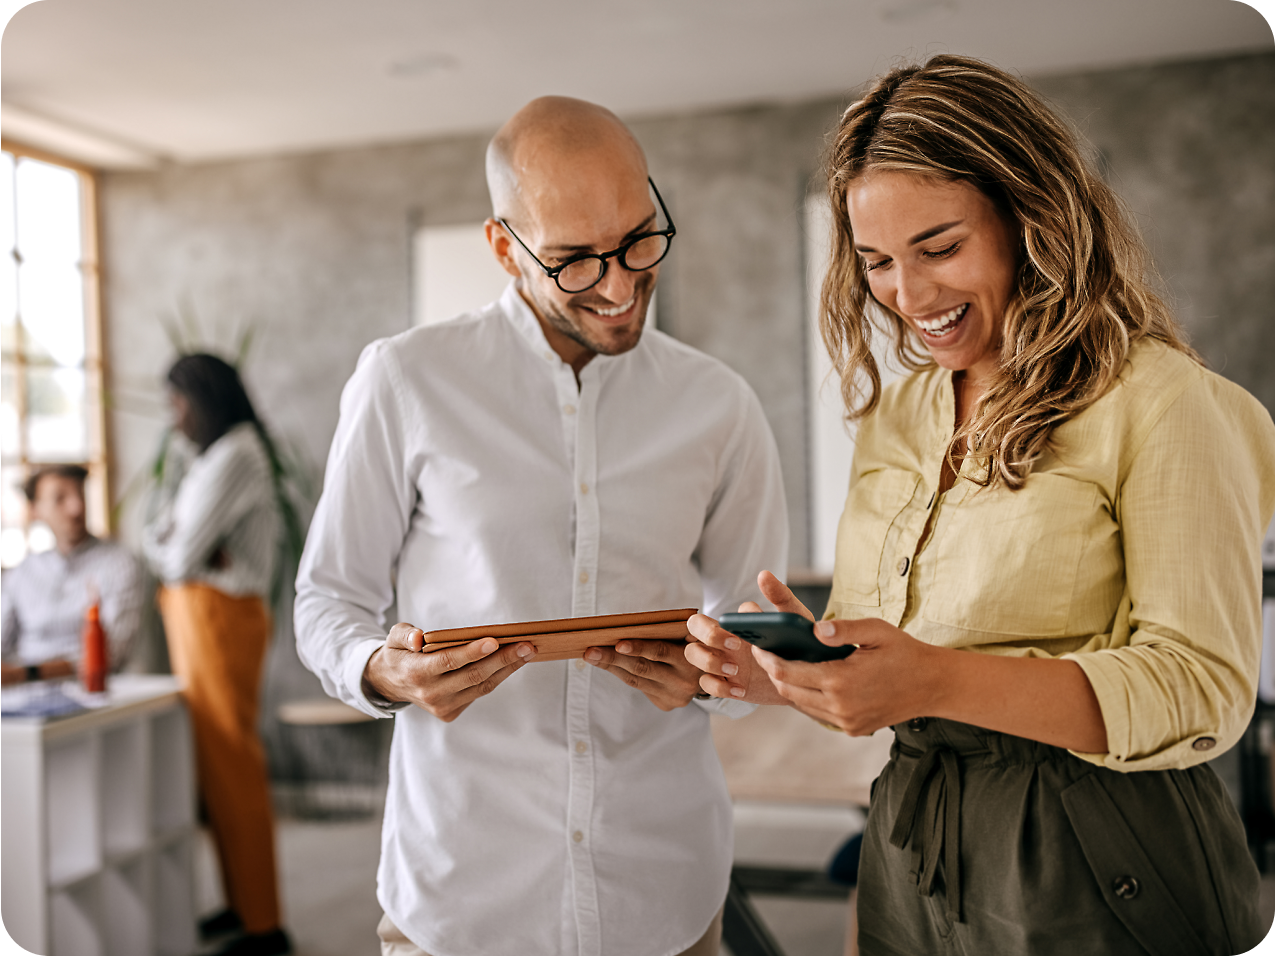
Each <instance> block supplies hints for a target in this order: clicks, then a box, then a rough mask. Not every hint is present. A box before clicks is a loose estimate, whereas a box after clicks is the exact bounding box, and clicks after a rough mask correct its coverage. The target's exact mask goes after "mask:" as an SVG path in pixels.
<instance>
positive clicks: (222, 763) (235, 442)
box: [145, 354, 291, 956]
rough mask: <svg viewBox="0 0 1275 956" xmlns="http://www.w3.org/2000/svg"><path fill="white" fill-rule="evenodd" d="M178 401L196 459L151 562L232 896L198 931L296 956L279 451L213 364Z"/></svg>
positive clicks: (150, 548) (196, 366)
mask: <svg viewBox="0 0 1275 956" xmlns="http://www.w3.org/2000/svg"><path fill="white" fill-rule="evenodd" d="M168 396H169V401H170V404H171V405H172V409H173V423H174V427H175V428H176V429H177V431H179V432H180V433H181V434H182V435H184V436H185V437H186V438H188V439H189V440H190V441H191V442H192V443H193V445H194V451H195V452H196V453H197V454H196V456H195V458H194V460H193V461H192V462H191V463H190V464H189V466H188V467H187V469H186V471H185V474H184V475H183V476H182V478H181V481H180V484H179V485H178V486H177V489H176V493H175V495H174V496H173V497H172V498H171V499H170V500H169V501H167V502H165V503H164V504H162V505H161V507H160V509H159V512H158V514H157V516H156V518H155V519H154V520H153V521H152V522H150V523H149V524H148V526H147V529H146V537H145V550H146V555H147V558H148V560H149V561H150V564H151V567H152V569H153V570H154V572H155V574H156V575H157V576H158V577H159V578H160V579H161V581H162V582H163V588H162V590H161V591H160V595H159V602H160V611H161V613H162V615H163V619H164V630H165V632H166V633H167V636H168V648H169V655H170V657H171V659H172V664H173V671H174V673H176V674H178V675H179V676H180V677H181V678H182V680H183V681H184V683H185V697H186V702H187V705H188V706H189V708H190V714H191V722H192V724H193V726H194V732H195V752H196V761H197V764H198V770H199V788H200V796H201V798H202V800H203V803H204V807H205V809H206V811H207V815H208V823H209V828H210V830H211V831H212V836H213V842H214V844H215V846H216V849H217V856H218V859H219V862H220V864H221V875H222V885H223V888H224V891H225V899H226V905H227V910H226V911H225V912H223V913H220V914H218V915H217V916H216V917H214V918H213V919H211V920H205V921H204V923H203V924H202V925H201V930H202V931H203V932H204V934H205V935H220V934H222V933H225V932H236V931H239V930H242V935H240V936H238V937H237V938H236V939H234V940H232V941H231V942H230V943H229V944H228V945H227V946H226V947H225V948H223V949H222V950H221V951H220V952H221V953H223V954H226V956H229V954H234V956H268V954H276V953H287V952H290V951H291V947H290V944H289V941H288V937H287V934H286V933H284V931H283V930H282V929H281V926H280V923H281V920H280V914H279V899H278V890H277V883H276V873H275V856H274V823H273V817H272V812H271V806H270V787H269V780H268V777H267V772H266V761H265V753H264V750H263V748H262V745H261V740H260V738H259V737H258V736H257V708H258V695H259V691H260V686H261V672H262V665H263V662H264V661H265V654H266V647H267V644H268V643H269V639H270V633H271V619H270V612H269V610H268V609H267V606H266V597H267V595H269V594H270V591H271V584H272V579H273V576H274V573H275V568H276V563H277V559H278V552H279V538H280V533H281V524H280V513H279V506H278V499H277V495H276V479H275V475H274V469H273V467H272V463H271V455H270V452H269V445H268V442H269V439H268V437H267V436H266V434H265V431H264V429H263V428H262V425H261V423H260V421H259V420H258V419H257V415H256V412H255V411H254V410H253V407H252V403H251V402H250V401H249V399H248V395H247V393H246V392H245V391H244V387H243V383H242V382H241V381H240V378H239V373H238V372H236V371H235V369H234V368H233V367H232V366H230V365H229V364H227V363H226V362H224V361H222V360H221V359H219V358H217V357H215V356H213V355H206V354H196V355H186V356H183V357H182V358H180V359H178V360H177V362H176V363H175V364H174V365H173V367H172V368H171V369H169V372H168Z"/></svg>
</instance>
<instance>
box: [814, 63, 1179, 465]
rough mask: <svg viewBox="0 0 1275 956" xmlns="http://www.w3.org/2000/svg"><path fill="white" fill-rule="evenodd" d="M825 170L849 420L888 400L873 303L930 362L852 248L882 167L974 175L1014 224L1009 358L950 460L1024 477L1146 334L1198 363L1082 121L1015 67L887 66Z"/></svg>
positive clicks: (904, 345)
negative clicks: (857, 190)
mask: <svg viewBox="0 0 1275 956" xmlns="http://www.w3.org/2000/svg"><path fill="white" fill-rule="evenodd" d="M825 169H826V173H827V180H828V197H829V199H830V201H831V206H832V224H833V225H832V233H833V235H832V259H831V266H830V268H829V271H828V274H827V277H826V278H825V279H824V284H823V291H822V300H821V307H820V315H819V326H820V332H821V334H822V336H823V341H824V344H825V345H826V346H827V349H828V353H829V355H830V356H831V357H832V364H833V366H834V367H835V368H836V370H837V372H838V373H839V374H840V376H841V394H842V398H843V400H844V401H845V406H846V417H847V420H849V421H855V420H857V419H859V418H862V417H863V416H865V415H867V414H869V413H870V412H872V411H873V409H875V408H876V406H877V403H878V401H879V399H880V395H881V373H880V370H879V369H878V368H877V363H876V361H875V360H874V358H873V356H872V351H871V339H872V333H873V324H872V320H871V318H870V317H869V315H868V311H869V303H871V304H872V305H874V306H875V307H876V311H877V313H878V314H879V315H882V316H884V318H885V319H886V323H887V325H886V328H885V329H883V330H882V331H885V332H886V333H887V334H890V335H891V336H892V338H893V346H894V354H895V356H896V358H897V360H898V361H899V363H900V364H901V365H902V366H903V367H904V368H907V369H911V370H914V371H915V370H920V369H924V368H931V367H933V365H934V362H933V360H932V359H931V358H930V357H929V355H928V353H926V352H925V350H924V347H923V346H922V344H921V342H920V340H919V338H918V337H917V336H916V334H915V333H914V332H913V331H912V330H911V328H910V327H909V326H908V324H907V323H906V322H905V321H904V319H903V318H902V317H900V316H899V315H897V314H895V313H893V312H891V311H889V310H888V309H886V308H884V307H883V306H881V305H880V303H877V302H876V300H875V299H874V298H873V297H872V293H871V291H870V289H869V287H868V280H867V273H866V272H865V270H864V267H863V263H862V261H861V259H860V258H859V256H858V255H857V254H856V253H855V250H854V232H853V229H852V227H851V224H850V217H849V214H848V212H847V210H846V192H847V190H848V189H849V187H850V185H851V184H852V183H853V182H854V181H855V180H856V179H858V178H859V177H861V176H863V175H865V174H866V173H869V172H872V171H876V170H890V171H893V172H906V173H915V174H919V175H922V176H929V177H933V178H936V179H938V180H940V181H946V182H954V181H963V182H968V183H970V184H971V185H973V186H974V187H976V188H977V189H979V190H980V191H981V192H982V193H983V194H984V195H986V196H987V197H988V198H989V199H990V200H991V201H992V203H993V204H994V205H995V207H996V208H997V210H998V211H1000V213H1001V214H1002V215H1003V216H1005V218H1006V219H1007V220H1008V221H1009V223H1010V224H1011V227H1012V228H1013V230H1014V232H1015V234H1016V235H1017V238H1018V244H1019V256H1018V259H1019V265H1018V272H1017V277H1016V281H1015V288H1014V292H1013V294H1012V295H1011V297H1010V302H1009V305H1008V308H1007V309H1006V314H1005V317H1004V324H1003V330H1002V331H1003V334H1002V340H1001V345H1000V362H999V365H998V369H997V372H996V374H995V375H994V377H993V379H992V381H991V382H990V383H989V386H988V388H987V391H986V392H985V393H984V394H983V396H982V397H981V399H980V400H979V402H978V403H977V405H976V406H975V408H974V410H973V412H972V414H971V415H970V417H969V419H968V420H967V421H966V422H965V423H964V424H963V425H962V426H961V428H959V429H958V430H957V432H956V434H955V436H954V437H953V440H952V444H951V446H949V448H948V456H949V459H951V458H952V457H954V456H955V449H957V448H959V447H961V446H962V445H964V447H965V448H967V449H970V451H969V452H968V454H970V455H972V456H975V457H979V458H985V459H989V467H988V469H987V473H986V474H987V478H986V481H985V483H986V484H987V485H989V486H995V485H997V484H1000V483H1003V484H1004V485H1005V486H1006V487H1008V488H1010V489H1017V488H1020V487H1022V485H1023V483H1024V482H1025V481H1026V480H1027V476H1028V475H1029V474H1030V472H1031V469H1032V466H1033V464H1034V463H1035V462H1036V461H1037V460H1038V459H1039V458H1040V456H1041V454H1042V453H1043V452H1044V451H1045V449H1046V448H1047V447H1048V442H1049V438H1050V435H1051V434H1052V432H1053V430H1054V428H1056V427H1057V426H1058V425H1059V424H1061V423H1062V422H1064V421H1066V420H1068V419H1069V418H1072V417H1073V416H1075V415H1077V414H1078V413H1080V412H1081V411H1083V410H1084V409H1085V408H1087V407H1089V406H1090V405H1092V404H1093V403H1094V402H1096V401H1097V400H1098V399H1099V398H1101V397H1102V395H1104V394H1105V393H1106V392H1107V391H1108V390H1109V389H1110V388H1111V387H1112V386H1113V385H1114V384H1115V382H1116V379H1117V377H1118V376H1119V374H1120V370H1121V369H1122V368H1123V366H1124V363H1125V359H1126V357H1127V356H1128V354H1129V348H1130V346H1131V345H1132V344H1133V343H1134V342H1136V341H1138V340H1139V339H1142V338H1145V337H1150V338H1154V339H1159V340H1160V341H1162V342H1164V343H1165V344H1166V345H1169V346H1170V347H1172V348H1174V349H1177V350H1178V351H1181V352H1184V353H1186V354H1187V355H1190V356H1191V357H1192V358H1194V359H1195V360H1196V361H1199V357H1198V356H1197V355H1196V354H1195V352H1194V351H1192V350H1191V348H1190V347H1189V346H1188V345H1187V344H1186V342H1185V340H1184V339H1183V336H1182V333H1181V332H1180V330H1179V329H1178V327H1177V324H1176V323H1175V321H1174V319H1173V317H1172V315H1171V314H1170V312H1169V309H1168V307H1167V306H1166V305H1165V303H1164V302H1163V300H1162V299H1161V298H1160V297H1159V296H1158V295H1157V294H1156V293H1155V292H1154V291H1153V289H1152V283H1153V282H1154V281H1155V276H1154V273H1153V272H1152V270H1151V266H1150V263H1149V260H1148V256H1147V253H1146V248H1145V246H1144V245H1143V243H1142V240H1141V238H1140V237H1139V236H1138V234H1137V232H1136V230H1135V229H1134V228H1133V226H1132V224H1131V221H1130V217H1129V216H1128V214H1127V213H1126V211H1125V209H1124V206H1123V204H1122V203H1121V202H1120V200H1119V199H1118V198H1117V196H1116V194H1115V193H1114V192H1113V191H1112V190H1111V189H1110V188H1109V187H1108V186H1107V185H1106V184H1105V183H1103V182H1102V180H1101V179H1100V178H1099V177H1098V176H1097V175H1096V174H1095V173H1094V172H1092V171H1091V170H1090V168H1089V165H1088V164H1087V163H1086V161H1085V159H1084V157H1083V156H1082V154H1081V150H1080V147H1079V144H1078V140H1077V137H1076V136H1075V135H1074V134H1073V133H1072V132H1071V130H1070V129H1069V128H1068V127H1067V126H1066V125H1065V124H1064V123H1063V122H1062V121H1061V120H1059V118H1058V117H1057V116H1055V115H1054V113H1053V112H1052V111H1051V110H1050V109H1049V108H1048V107H1047V106H1046V105H1045V104H1044V102H1043V101H1042V100H1041V99H1040V98H1039V97H1038V96H1037V95H1036V94H1035V93H1033V92H1032V91H1031V90H1030V89H1029V88H1028V87H1027V86H1026V84H1024V83H1023V82H1022V81H1021V80H1018V79H1017V78H1015V77H1013V76H1011V75H1010V74H1008V73H1005V72H1004V71H1002V70H999V69H997V68H995V67H993V66H991V65H989V64H987V63H984V62H982V61H981V60H976V59H971V58H968V57H960V56H949V55H942V56H935V57H933V58H931V59H929V60H928V61H926V63H925V64H924V65H921V66H906V67H900V68H897V69H894V70H891V71H890V72H888V73H886V74H884V75H883V76H881V77H880V78H878V79H877V80H876V81H875V82H874V83H873V84H872V86H871V87H870V88H869V89H868V91H867V92H866V93H865V94H864V95H863V97H862V98H861V99H860V100H859V101H858V102H856V103H854V104H853V105H851V106H850V107H849V109H847V110H846V111H845V113H844V114H843V115H842V117H841V121H840V123H839V125H838V127H837V130H836V132H835V134H834V137H833V139H832V143H831V147H830V149H829V151H828V155H827V159H826V161H825ZM957 470H959V469H957Z"/></svg>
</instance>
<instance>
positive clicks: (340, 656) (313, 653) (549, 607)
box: [295, 285, 788, 956]
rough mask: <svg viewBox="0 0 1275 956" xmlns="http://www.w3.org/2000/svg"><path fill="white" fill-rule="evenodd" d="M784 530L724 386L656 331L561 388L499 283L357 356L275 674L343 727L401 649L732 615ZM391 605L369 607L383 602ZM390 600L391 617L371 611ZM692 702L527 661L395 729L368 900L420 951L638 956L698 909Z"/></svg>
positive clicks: (722, 840)
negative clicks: (458, 634)
mask: <svg viewBox="0 0 1275 956" xmlns="http://www.w3.org/2000/svg"><path fill="white" fill-rule="evenodd" d="M787 540H788V528H787V519H786V512H785V506H784V495H783V486H782V480H781V476H780V468H779V461H778V454H777V451H776V448H775V443H774V439H773V436H772V435H771V433H770V430H769V428H768V427H767V425H766V421H765V419H764V417H763V415H762V411H761V407H760V405H759V403H758V401H757V398H756V396H755V395H754V394H753V393H752V391H751V390H750V389H749V388H748V386H747V385H746V384H745V383H744V381H743V380H742V379H741V378H740V376H739V375H737V374H735V373H734V372H732V371H730V370H729V369H728V368H726V367H725V366H724V365H722V364H721V363H720V362H717V361H716V360H714V359H711V358H708V357H707V356H705V355H702V354H701V353H699V352H696V351H695V350H693V349H691V348H688V347H687V346H685V345H682V344H680V343H678V342H676V341H674V340H673V339H671V338H669V337H668V336H665V335H663V334H661V333H659V332H656V331H653V330H652V331H647V332H646V333H645V334H644V335H643V336H642V339H641V341H640V343H639V344H638V346H637V347H636V348H634V349H632V350H631V351H629V352H626V353H624V354H622V355H617V356H598V357H596V358H594V359H593V360H592V361H591V362H590V363H589V364H588V365H586V366H585V367H584V369H583V371H582V372H581V374H580V382H579V386H578V387H577V383H576V379H575V376H574V374H573V373H572V370H571V368H570V367H569V366H568V365H566V364H565V363H563V362H562V361H561V360H560V359H559V358H558V356H557V355H556V354H555V353H554V352H553V350H552V349H551V348H550V347H549V345H548V343H547V342H546V340H545V337H544V334H543V332H542V331H541V329H540V326H539V324H538V323H537V321H536V318H535V316H534V315H533V314H532V313H531V311H530V309H529V308H528V307H527V305H526V304H525V303H524V302H523V300H522V298H521V297H520V296H519V295H518V293H517V291H516V289H515V288H514V287H513V286H512V285H511V286H510V287H509V288H508V289H507V290H506V292H505V294H504V295H503V296H502V297H501V299H500V300H499V301H498V302H496V303H493V304H492V305H490V306H488V307H487V308H485V309H482V310H480V311H478V312H474V313H470V314H468V315H464V316H461V317H460V318H457V319H455V320H452V321H451V322H447V323H444V324H442V325H436V326H431V327H427V328H423V329H416V330H413V331H411V332H407V333H405V334H403V335H399V336H396V337H394V338H392V339H386V340H383V341H379V342H375V343H373V344H372V345H370V346H369V347H368V348H367V349H366V351H365V352H364V353H363V356H362V358H361V359H360V362H359V366H358V369H357V370H356V371H355V373H354V376H353V377H352V378H351V379H350V381H349V383H348V384H347V386H346V388H345V392H344V394H343V396H342V399H341V419H340V423H339V425H338V426H337V432H336V436H335V438H334V439H333V442H332V448H331V452H330V456H329V460H328V470H327V477H326V481H325V487H324V492H323V498H322V500H321V501H320V503H319V506H318V510H317V513H316V514H315V517H314V522H313V524H312V526H311V529H310V535H309V539H308V541H307V543H306V550H305V555H304V557H303V559H302V562H301V569H300V574H299V577H298V581H297V603H296V617H295V627H296V634H297V645H298V650H299V652H300V655H301V658H302V660H303V661H304V662H305V663H306V664H307V665H308V666H309V667H310V668H311V669H312V670H314V671H315V672H316V673H317V674H318V675H319V676H320V678H321V679H322V681H323V685H324V687H325V689H326V690H327V691H328V693H329V694H332V695H333V696H336V697H339V698H340V699H342V700H344V701H346V702H347V703H350V704H352V705H354V706H355V707H358V708H360V709H362V710H364V711H366V712H367V713H370V714H374V715H378V716H383V715H384V714H385V710H384V709H383V708H378V707H377V706H376V705H375V704H373V703H371V702H369V701H368V700H367V699H366V698H365V697H364V696H363V694H362V691H361V689H360V680H361V676H362V673H363V668H364V666H365V664H366V662H367V659H368V657H369V656H371V654H372V653H373V652H374V651H375V650H376V649H377V648H378V647H380V646H381V645H382V644H383V642H384V639H385V633H386V630H387V627H388V626H389V625H390V624H393V623H394V622H395V621H396V620H401V621H407V622H410V623H412V624H415V625H417V626H419V627H421V628H424V629H426V630H430V629H436V628H447V627H460V626H465V625H473V624H491V623H499V622H508V621H526V620H540V619H546V618H558V617H567V616H582V615H592V614H607V613H620V612H626V611H642V610H652V609H657V608H675V607H700V608H702V609H704V610H705V611H706V613H709V614H713V615H716V614H719V613H721V612H722V611H726V610H733V609H734V608H735V607H736V606H737V605H738V604H739V602H740V601H743V600H750V599H759V597H760V596H759V594H758V589H757V584H756V578H757V574H758V572H759V571H761V570H762V569H764V568H769V569H771V570H773V571H775V573H777V574H779V575H780V576H781V577H782V576H783V574H784V572H785V564H786V559H787V553H786V552H787ZM395 582H397V587H396V585H395ZM396 604H397V607H396V610H395V609H394V608H395V605H396ZM732 706H733V707H735V708H741V707H742V708H743V709H744V710H745V711H746V710H747V707H746V705H740V704H739V703H738V702H734V701H732V702H725V701H717V702H711V703H707V704H697V705H692V706H688V707H684V708H680V709H678V710H675V711H672V712H669V713H665V712H662V711H660V710H659V709H657V708H656V707H655V705H653V704H652V703H651V702H650V701H649V700H648V699H647V698H646V697H645V696H644V695H643V694H642V693H640V692H639V691H636V690H633V689H631V688H629V687H627V686H626V685H625V684H624V683H622V682H621V681H620V680H618V679H617V678H616V677H614V676H613V675H611V674H608V673H606V672H604V671H601V670H599V669H596V668H594V667H592V666H586V665H584V663H583V662H582V661H554V662H544V663H535V662H534V661H533V663H531V664H530V665H528V666H526V667H524V668H522V669H521V670H519V671H517V672H516V673H515V674H513V675H512V676H511V677H510V678H509V679H508V680H506V681H505V682H504V683H503V684H501V685H500V686H499V687H498V688H497V689H496V690H495V691H494V692H493V693H492V694H490V695H488V696H486V697H482V698H480V699H478V700H477V701H475V702H474V703H473V704H472V705H470V707H469V708H468V709H467V710H466V711H465V712H464V713H463V714H461V715H460V717H459V718H458V719H457V720H456V721H454V722H452V723H443V722H442V721H440V720H438V719H437V718H435V717H433V716H432V715H430V714H429V713H428V712H426V711H425V710H423V709H420V708H416V707H407V708H405V709H402V710H399V711H398V713H397V726H396V727H395V732H394V743H393V748H392V751H391V757H390V789H389V794H388V798H387V803H386V810H385V823H384V830H383V835H382V855H381V864H380V872H379V878H378V883H379V893H378V896H379V899H380V902H381V905H382V907H383V908H384V909H385V911H386V913H387V914H388V915H389V917H390V919H391V920H392V921H393V922H394V923H395V925H397V926H398V927H399V929H401V930H402V931H403V932H404V933H405V934H406V935H407V936H408V937H409V938H410V939H412V940H413V941H414V942H415V943H416V944H417V945H418V946H421V947H422V948H423V949H425V950H426V951H427V952H430V953H434V954H437V956H465V954H474V956H496V954H501V953H508V954H516V956H530V954H546V956H550V954H552V956H560V954H579V956H601V954H606V956H615V954H626V953H632V954H641V956H660V954H669V953H677V952H680V951H681V950H683V949H685V948H687V947H688V946H690V945H691V944H692V943H694V942H695V941H696V940H697V939H698V938H699V937H700V936H701V935H703V933H704V931H705V930H706V929H707V927H708V924H709V922H710V921H711V919H712V918H713V916H714V915H715V914H716V912H717V910H718V908H719V907H720V906H721V905H722V900H723V899H724V898H725V895H726V888H727V880H728V875H729V869H730V861H731V855H732V853H731V841H732V829H731V807H730V800H729V797H728V795H727V792H726V786H725V782H724V779H723V776H722V772H721V767H720V764H719V762H718V759H717V755H716V753H715V751H714V749H713V743H712V738H711V735H710V733H709V720H708V710H710V709H723V708H724V709H726V710H727V711H729V710H731V708H732Z"/></svg>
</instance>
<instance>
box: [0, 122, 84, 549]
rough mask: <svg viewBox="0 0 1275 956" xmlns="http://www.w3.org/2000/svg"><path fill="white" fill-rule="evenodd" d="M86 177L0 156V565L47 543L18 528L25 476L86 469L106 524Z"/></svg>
mask: <svg viewBox="0 0 1275 956" xmlns="http://www.w3.org/2000/svg"><path fill="white" fill-rule="evenodd" d="M94 214H95V196H94V179H93V175H92V173H90V172H89V171H88V170H86V169H82V168H79V167H76V166H74V165H71V164H67V163H63V162H61V161H59V160H57V159H55V158H52V157H49V156H45V155H42V154H39V153H35V152H33V151H29V150H26V149H25V148H22V147H19V146H16V145H14V144H10V143H5V144H3V150H2V151H0V245H2V246H3V249H0V363H2V365H3V369H2V382H0V449H2V453H3V454H2V458H0V484H2V486H3V487H2V488H0V496H2V497H0V566H3V567H12V566H13V565H15V564H17V563H18V562H19V561H21V560H22V558H23V557H25V556H26V554H27V552H28V551H33V550H34V551H40V550H45V549H47V548H49V547H52V544H53V539H52V534H51V533H50V532H49V530H48V529H47V528H44V527H42V526H36V527H28V526H27V520H26V500H25V498H24V497H23V495H22V490H21V484H22V481H23V480H24V479H25V478H26V476H27V475H28V474H29V473H30V471H31V470H32V469H33V468H36V467H38V466H40V465H43V464H50V463H75V464H80V465H83V466H84V467H86V468H87V469H88V470H89V479H88V484H87V487H86V503H87V506H88V524H89V530H90V531H93V532H94V533H97V534H101V533H104V532H105V531H106V528H107V507H106V502H107V500H108V497H107V492H108V489H107V474H106V461H105V442H104V431H105V422H104V408H103V401H102V396H103V383H102V359H101V334H100V332H101V324H100V319H99V308H98V302H99V299H98V265H97V242H96V239H97V229H96V221H95V215H94Z"/></svg>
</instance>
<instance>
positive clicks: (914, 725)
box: [908, 717, 930, 734]
mask: <svg viewBox="0 0 1275 956" xmlns="http://www.w3.org/2000/svg"><path fill="white" fill-rule="evenodd" d="M929 722H930V721H929V718H928V717H913V718H912V719H911V720H909V721H908V729H909V730H914V731H916V732H917V733H918V734H919V733H920V732H921V731H923V730H925V725H926V724H928V723H929Z"/></svg>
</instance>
